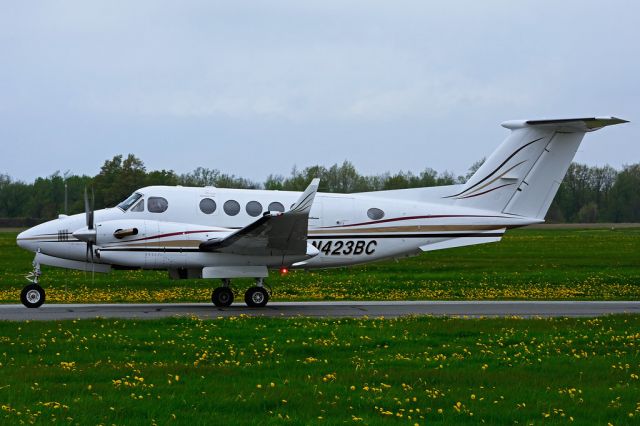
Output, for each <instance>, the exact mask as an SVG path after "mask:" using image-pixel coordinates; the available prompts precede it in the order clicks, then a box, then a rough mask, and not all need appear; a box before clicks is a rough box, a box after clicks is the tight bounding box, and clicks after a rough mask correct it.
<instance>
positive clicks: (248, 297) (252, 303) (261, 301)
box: [244, 287, 269, 308]
mask: <svg viewBox="0 0 640 426" xmlns="http://www.w3.org/2000/svg"><path fill="white" fill-rule="evenodd" d="M268 301H269V293H268V292H267V290H265V289H264V288H263V287H251V288H250V289H249V290H247V291H246V292H245V293H244V303H246V304H247V306H248V307H250V308H262V307H263V306H265V305H266V304H267V302H268Z"/></svg>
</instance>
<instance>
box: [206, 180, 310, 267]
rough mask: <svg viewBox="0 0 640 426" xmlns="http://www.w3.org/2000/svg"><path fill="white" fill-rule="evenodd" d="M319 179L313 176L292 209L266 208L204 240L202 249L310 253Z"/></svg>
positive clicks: (246, 252) (254, 254)
mask: <svg viewBox="0 0 640 426" xmlns="http://www.w3.org/2000/svg"><path fill="white" fill-rule="evenodd" d="M319 182H320V179H313V180H312V181H311V184H309V186H308V187H307V189H306V190H305V191H304V192H303V193H302V195H301V196H300V198H299V199H298V201H297V202H296V203H295V204H294V205H293V206H292V207H291V210H289V211H287V212H285V213H273V214H272V213H271V212H267V213H265V214H264V216H262V217H261V218H260V219H258V220H256V221H255V222H253V223H251V224H249V225H247V226H245V227H244V228H242V229H239V230H238V231H236V232H234V233H233V234H230V235H229V236H227V237H226V238H222V239H213V240H208V241H205V242H203V243H201V244H200V250H203V251H215V252H219V253H233V254H242V255H252V256H285V255H305V254H307V230H308V227H309V212H310V211H311V206H312V205H313V200H314V198H315V195H316V192H317V191H318V184H319Z"/></svg>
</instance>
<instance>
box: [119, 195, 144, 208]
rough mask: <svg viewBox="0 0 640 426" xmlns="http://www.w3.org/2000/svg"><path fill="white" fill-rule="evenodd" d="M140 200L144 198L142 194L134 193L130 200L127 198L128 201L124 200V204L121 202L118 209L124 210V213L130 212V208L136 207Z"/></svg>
mask: <svg viewBox="0 0 640 426" xmlns="http://www.w3.org/2000/svg"><path fill="white" fill-rule="evenodd" d="M140 198H142V194H141V193H139V192H134V193H133V194H131V195H130V196H129V198H127V199H126V200H124V201H123V202H121V203H120V204H118V207H119V208H120V209H122V211H125V212H126V211H127V210H129V208H130V207H131V206H132V205H134V204H135V203H136V201H138V200H139V199H140Z"/></svg>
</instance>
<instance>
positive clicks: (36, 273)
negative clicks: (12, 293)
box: [20, 259, 45, 308]
mask: <svg viewBox="0 0 640 426" xmlns="http://www.w3.org/2000/svg"><path fill="white" fill-rule="evenodd" d="M40 275H42V272H41V271H40V263H38V262H36V260H35V259H34V260H33V271H31V272H29V273H28V274H27V275H26V277H25V278H26V279H27V281H29V283H30V284H28V285H26V286H25V287H24V288H23V289H22V291H21V292H20V301H21V302H22V304H23V305H24V306H26V307H27V308H39V307H40V306H42V304H43V303H44V300H45V292H44V289H43V288H42V287H41V286H40V284H38V282H39V280H40Z"/></svg>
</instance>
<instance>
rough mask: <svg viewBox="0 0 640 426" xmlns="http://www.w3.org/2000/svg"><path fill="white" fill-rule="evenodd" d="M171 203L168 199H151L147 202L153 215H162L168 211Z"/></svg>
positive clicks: (148, 208)
mask: <svg viewBox="0 0 640 426" xmlns="http://www.w3.org/2000/svg"><path fill="white" fill-rule="evenodd" d="M168 207H169V203H168V202H167V199H166V198H162V197H149V199H148V200H147V210H148V211H150V212H151V213H162V212H165V211H166V210H167V208H168Z"/></svg>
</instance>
